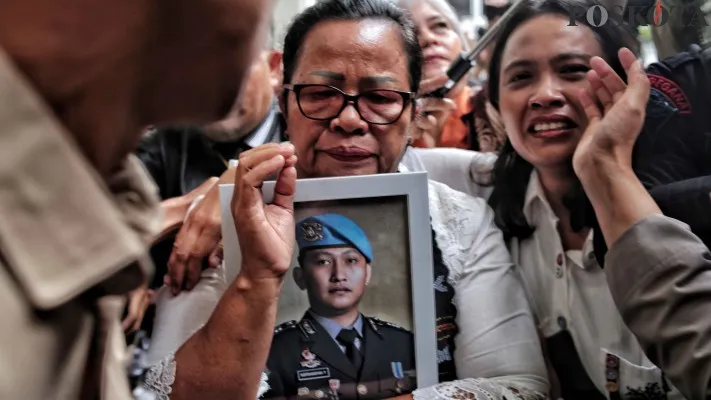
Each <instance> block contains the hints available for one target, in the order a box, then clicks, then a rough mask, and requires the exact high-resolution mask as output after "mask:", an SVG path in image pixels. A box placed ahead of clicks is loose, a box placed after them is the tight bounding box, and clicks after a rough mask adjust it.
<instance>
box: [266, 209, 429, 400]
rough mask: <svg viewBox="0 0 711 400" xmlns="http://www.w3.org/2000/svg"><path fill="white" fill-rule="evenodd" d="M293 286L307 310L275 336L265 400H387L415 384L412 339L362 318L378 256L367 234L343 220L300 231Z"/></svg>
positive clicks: (332, 218) (333, 217) (311, 222)
mask: <svg viewBox="0 0 711 400" xmlns="http://www.w3.org/2000/svg"><path fill="white" fill-rule="evenodd" d="M296 241H297V244H298V246H299V258H298V260H299V267H296V268H295V269H294V280H295V281H296V283H297V285H298V286H299V288H301V289H302V290H306V291H307V293H308V297H309V304H310V308H309V310H308V311H307V312H306V314H305V315H304V317H303V318H302V319H301V321H299V322H296V321H290V322H286V323H284V324H282V325H280V326H278V327H277V328H276V331H275V333H274V340H273V342H272V347H271V350H270V354H269V359H268V362H267V369H268V376H269V385H270V387H271V389H270V391H269V392H268V393H267V394H266V398H288V399H382V398H387V397H393V396H397V395H400V394H403V393H409V392H411V391H412V390H413V389H414V388H415V382H414V369H415V357H414V341H413V339H414V338H413V335H412V333H411V332H409V331H407V330H405V329H403V328H400V327H398V326H395V325H393V324H391V323H388V322H385V321H381V320H379V319H376V318H372V317H366V316H364V315H362V314H361V313H360V312H359V311H358V304H359V303H360V300H361V298H362V297H363V292H364V290H365V287H366V286H367V285H368V282H369V281H370V277H371V262H372V260H373V250H372V248H371V245H370V242H369V241H368V238H367V237H366V235H365V233H364V232H363V230H362V229H361V228H360V227H359V226H358V225H357V224H356V223H355V222H353V221H352V220H350V219H348V218H346V217H344V216H342V215H338V214H322V215H318V216H314V217H309V218H306V219H304V220H302V221H301V222H299V223H298V224H297V225H296Z"/></svg>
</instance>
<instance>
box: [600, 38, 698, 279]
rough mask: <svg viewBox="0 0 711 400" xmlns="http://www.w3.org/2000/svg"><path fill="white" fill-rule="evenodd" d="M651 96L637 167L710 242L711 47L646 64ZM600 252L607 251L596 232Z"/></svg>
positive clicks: (665, 204)
mask: <svg viewBox="0 0 711 400" xmlns="http://www.w3.org/2000/svg"><path fill="white" fill-rule="evenodd" d="M647 76H648V77H649V80H650V84H651V91H650V99H649V103H648V105H647V115H646V120H645V124H644V128H643V131H642V133H641V134H640V136H639V138H638V139H637V142H636V144H635V148H634V153H633V163H632V166H633V168H634V171H635V173H636V174H637V176H638V177H639V179H640V181H641V182H642V184H644V186H645V187H646V188H647V190H649V192H650V194H651V195H652V198H654V200H655V201H656V202H657V204H658V205H659V208H660V209H661V210H662V212H663V213H664V214H665V215H666V216H668V217H671V218H674V219H678V220H680V221H682V222H684V223H686V224H688V225H689V226H690V227H691V230H692V231H693V232H694V233H695V234H696V235H697V236H699V237H700V238H701V240H703V241H704V243H705V244H706V246H709V247H711V49H706V50H702V49H701V48H700V47H699V46H696V45H694V46H691V47H690V49H689V51H687V52H683V53H679V54H677V55H674V56H672V57H669V58H666V59H664V60H662V61H660V62H657V63H653V64H651V65H649V66H648V67H647ZM595 236H596V243H595V248H596V250H595V252H596V255H597V258H598V261H599V262H600V263H601V265H602V263H603V262H604V254H605V253H606V251H607V248H606V245H605V243H604V242H603V241H602V235H599V234H596V235H595Z"/></svg>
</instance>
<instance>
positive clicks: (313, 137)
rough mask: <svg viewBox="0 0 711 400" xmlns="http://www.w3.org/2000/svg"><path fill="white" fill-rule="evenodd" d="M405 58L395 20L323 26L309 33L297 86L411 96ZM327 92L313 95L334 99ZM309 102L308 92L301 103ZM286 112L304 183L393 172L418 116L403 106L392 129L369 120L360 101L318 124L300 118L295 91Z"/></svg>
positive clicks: (297, 71)
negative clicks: (328, 178) (310, 178)
mask: <svg viewBox="0 0 711 400" xmlns="http://www.w3.org/2000/svg"><path fill="white" fill-rule="evenodd" d="M407 60H408V58H407V54H405V49H404V47H403V45H402V39H401V37H400V32H399V28H398V27H397V26H396V25H395V24H394V23H392V22H389V21H382V20H377V19H368V20H362V21H325V22H321V23H319V24H317V25H316V26H314V27H313V28H312V29H311V31H310V32H309V33H308V35H307V36H306V39H305V40H304V43H303V45H302V47H301V51H300V56H299V60H298V62H297V65H296V68H295V71H294V74H293V77H292V79H291V83H292V84H294V85H299V84H320V85H330V86H333V87H336V88H338V89H340V90H342V91H343V92H345V93H347V94H349V95H356V94H359V93H363V92H366V91H372V90H382V89H385V90H398V91H402V92H409V91H410V74H409V72H408V67H407V65H408V61H407ZM325 95H326V94H325V93H314V94H313V95H312V96H311V98H313V99H315V101H324V100H328V99H325V98H324V96H325ZM319 96H320V97H319ZM305 97H306V96H305V95H304V94H302V96H301V99H302V106H304V105H305V104H304V99H305ZM371 99H372V98H371ZM374 101H376V102H377V101H383V99H382V98H381V97H377V98H375V99H374ZM400 101H402V98H400ZM376 106H377V107H380V106H381V103H377V104H376ZM285 108H286V110H287V133H288V135H289V139H290V141H291V142H292V143H293V144H294V146H295V148H296V154H297V155H298V156H299V161H298V164H297V170H298V172H299V177H300V178H308V177H312V178H313V177H326V176H344V175H365V174H376V173H383V172H390V170H391V169H392V168H393V167H394V166H395V165H396V163H397V162H399V158H400V155H401V154H402V151H403V149H404V146H405V141H406V132H407V129H408V127H409V125H410V121H411V118H412V103H411V102H404V104H403V112H402V114H401V115H400V117H399V118H398V119H397V120H396V121H395V122H394V123H392V124H389V125H376V124H371V123H368V122H366V121H365V120H364V119H363V118H362V117H361V115H360V114H359V113H358V111H357V110H356V108H355V105H354V103H348V104H347V105H346V107H345V108H344V109H343V110H342V111H341V112H340V114H338V115H337V116H336V117H335V118H332V119H330V120H325V121H317V120H312V119H309V118H306V117H305V116H304V115H303V114H302V113H301V111H300V110H299V106H298V105H297V101H296V95H295V94H294V92H292V91H289V92H288V98H287V103H286V105H285ZM360 108H361V111H362V112H363V111H364V109H363V108H364V107H363V106H360Z"/></svg>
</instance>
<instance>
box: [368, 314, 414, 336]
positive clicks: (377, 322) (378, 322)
mask: <svg viewBox="0 0 711 400" xmlns="http://www.w3.org/2000/svg"><path fill="white" fill-rule="evenodd" d="M368 319H370V320H371V321H373V323H374V324H375V325H377V326H387V327H389V328H395V329H399V330H401V331H405V332H410V331H409V330H407V329H405V328H403V327H402V326H400V325H396V324H393V323H392V322H388V321H383V320H382V319H380V318H376V317H368Z"/></svg>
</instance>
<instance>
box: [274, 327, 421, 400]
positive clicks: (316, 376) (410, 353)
mask: <svg viewBox="0 0 711 400" xmlns="http://www.w3.org/2000/svg"><path fill="white" fill-rule="evenodd" d="M363 318H364V320H363V345H362V347H361V352H362V353H363V355H364V360H363V368H362V370H361V373H360V376H358V373H357V371H356V369H355V367H353V365H352V364H351V362H350V361H349V360H348V358H347V357H346V355H345V354H344V353H343V351H341V349H340V348H339V347H338V345H337V344H336V342H335V341H334V340H333V338H331V336H329V334H328V333H327V332H326V330H325V329H324V328H322V327H321V325H319V323H318V322H316V321H315V320H314V319H312V318H311V317H310V316H309V314H308V313H307V314H306V315H304V317H303V318H302V319H301V321H299V322H298V323H297V322H295V321H291V322H287V323H284V324H282V325H280V326H279V327H277V329H276V331H275V333H274V340H273V342H272V347H271V351H270V353H269V359H268V361H267V369H268V372H267V374H268V377H269V386H270V387H271V389H270V390H269V392H267V393H266V395H265V396H264V398H266V399H274V398H282V399H308V398H323V399H329V398H330V399H382V398H388V397H394V396H398V395H400V394H404V393H410V392H411V391H413V390H414V389H415V387H416V385H415V376H414V371H415V347H414V336H413V335H412V333H411V332H409V331H407V330H405V329H403V328H400V327H397V326H395V325H393V324H390V323H388V322H384V321H381V320H379V319H376V318H370V317H365V316H363ZM312 355H313V356H315V362H314V363H308V361H307V358H309V357H312ZM395 363H400V364H399V365H396V364H395ZM398 367H399V368H400V370H401V371H402V373H403V374H404V377H403V378H401V379H398V378H396V376H395V375H398V370H397V368H398ZM394 368H395V369H396V370H394ZM408 371H409V372H410V373H408ZM410 375H411V377H410Z"/></svg>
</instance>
